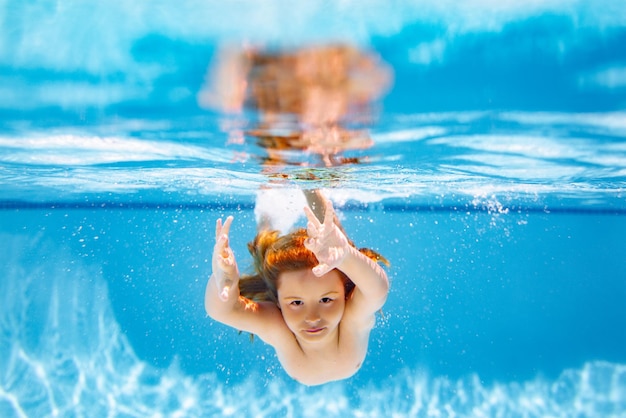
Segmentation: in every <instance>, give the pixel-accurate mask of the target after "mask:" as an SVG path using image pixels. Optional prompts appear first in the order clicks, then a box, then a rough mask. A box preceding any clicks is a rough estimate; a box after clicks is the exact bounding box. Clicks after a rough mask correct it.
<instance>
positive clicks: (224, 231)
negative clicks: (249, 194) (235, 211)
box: [222, 216, 235, 235]
mask: <svg viewBox="0 0 626 418" xmlns="http://www.w3.org/2000/svg"><path fill="white" fill-rule="evenodd" d="M233 219H235V218H234V217H233V216H229V217H228V218H226V222H224V226H223V227H222V234H224V235H228V234H229V233H230V225H231V224H232V223H233Z"/></svg>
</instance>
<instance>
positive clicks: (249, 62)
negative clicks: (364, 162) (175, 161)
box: [198, 44, 393, 167]
mask: <svg viewBox="0 0 626 418" xmlns="http://www.w3.org/2000/svg"><path fill="white" fill-rule="evenodd" d="M392 80H393V75H392V71H391V68H390V67H389V66H388V65H387V64H385V63H384V62H383V61H382V60H381V59H380V57H379V56H378V55H377V54H376V53H374V52H372V51H365V50H360V49H358V48H356V47H354V46H351V45H343V44H335V45H321V46H320V45H318V46H307V47H302V48H299V49H290V50H278V49H261V48H254V47H249V46H242V47H232V46H230V47H222V48H221V49H220V51H219V52H218V53H217V54H216V57H215V59H214V61H213V63H212V64H211V66H210V67H209V70H208V72H207V78H206V83H205V86H204V87H203V89H202V91H201V92H200V93H199V96H198V99H199V102H200V104H201V106H203V107H205V108H208V109H213V110H218V111H220V112H224V113H227V114H231V115H232V114H234V115H244V114H245V115H246V118H247V120H246V121H245V122H244V123H243V124H241V123H240V124H237V123H233V121H232V120H231V121H230V122H229V123H227V124H225V125H224V129H225V131H226V132H228V134H229V140H230V141H231V142H237V143H242V142H244V141H246V139H247V138H249V139H251V140H252V141H254V143H256V144H257V145H259V146H260V147H262V148H263V149H264V150H265V151H266V156H265V157H264V158H263V163H264V165H265V166H266V167H267V166H272V165H320V164H321V165H323V166H327V167H330V166H337V165H342V164H348V163H359V162H361V157H346V156H343V155H342V154H343V153H344V152H345V151H348V150H360V149H366V148H369V147H371V146H372V145H373V142H372V139H371V137H370V135H369V133H368V129H367V128H368V126H369V125H371V123H372V122H373V121H374V120H375V119H376V113H377V104H378V103H377V101H378V100H379V99H380V98H381V97H382V96H383V95H384V94H385V93H386V92H387V91H388V90H389V88H390V87H391V85H392ZM250 112H251V114H250ZM238 125H239V126H238ZM241 125H243V126H241ZM293 151H303V152H305V153H306V154H309V155H314V156H316V160H317V161H303V159H302V155H301V154H298V155H294V154H293Z"/></svg>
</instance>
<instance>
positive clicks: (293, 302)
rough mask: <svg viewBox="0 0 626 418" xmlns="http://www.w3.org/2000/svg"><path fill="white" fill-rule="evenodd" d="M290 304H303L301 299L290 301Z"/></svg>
mask: <svg viewBox="0 0 626 418" xmlns="http://www.w3.org/2000/svg"><path fill="white" fill-rule="evenodd" d="M289 304H290V305H292V306H300V305H302V301H301V300H292V301H291V302H289Z"/></svg>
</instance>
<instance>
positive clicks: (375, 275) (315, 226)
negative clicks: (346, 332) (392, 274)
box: [304, 200, 389, 320]
mask: <svg viewBox="0 0 626 418" xmlns="http://www.w3.org/2000/svg"><path fill="white" fill-rule="evenodd" d="M304 210H305V213H306V215H307V218H308V219H309V223H308V225H307V233H308V235H309V238H308V239H307V241H306V242H305V246H306V247H307V248H308V249H309V250H311V251H312V252H313V253H314V254H315V256H316V257H317V259H318V261H319V265H317V266H316V267H314V268H313V273H314V274H315V275H316V276H318V277H319V276H322V275H324V274H325V273H327V272H329V271H330V270H332V269H333V268H337V269H339V270H341V271H342V272H343V273H344V274H346V275H347V276H348V277H349V278H350V280H352V282H354V284H355V285H356V289H355V290H354V294H353V296H352V300H351V301H352V302H351V303H352V305H353V309H354V310H355V311H356V312H355V313H356V314H357V316H359V317H362V318H363V319H364V320H368V319H370V316H372V315H374V313H375V312H376V311H378V310H379V309H380V308H382V306H383V304H384V303H385V301H386V300H387V294H388V293H389V281H388V279H387V274H386V273H385V271H384V270H383V269H382V268H381V267H380V266H379V265H378V264H377V263H376V262H375V261H373V260H372V259H370V258H369V257H367V256H365V255H364V254H362V253H361V252H359V251H358V250H357V249H356V248H354V247H353V246H352V245H350V243H349V241H348V239H347V237H346V236H345V234H344V233H343V232H342V231H341V229H340V228H339V227H338V226H337V225H336V224H335V222H334V221H333V219H334V217H335V212H334V210H333V205H332V203H331V202H330V201H329V200H326V202H325V213H324V222H323V223H320V221H319V220H318V218H317V217H316V216H315V214H314V213H313V211H312V210H311V209H310V208H308V207H307V208H305V209H304Z"/></svg>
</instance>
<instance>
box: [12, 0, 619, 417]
mask: <svg viewBox="0 0 626 418" xmlns="http://www.w3.org/2000/svg"><path fill="white" fill-rule="evenodd" d="M223 3H224V4H223ZM0 28H1V29H0V242H1V244H0V245H1V249H2V251H0V272H1V273H0V274H1V276H0V295H1V296H0V340H1V343H0V416H2V417H21V416H37V417H40V416H124V417H126V416H129V417H130V416H137V417H139V416H141V417H143V416H185V417H186V416H241V415H243V416H321V415H322V414H324V415H326V416H393V415H395V416H564V417H565V416H567V417H569V416H581V417H587V416H588V417H595V416H615V417H619V416H626V261H624V260H626V257H625V256H626V254H625V252H624V248H625V247H624V237H625V236H626V52H625V51H626V50H624V48H623V47H622V45H623V44H624V41H626V6H624V5H623V2H620V1H606V0H605V1H601V2H594V3H593V4H592V3H587V2H582V1H556V0H555V1H550V2H542V3H536V4H535V3H533V2H530V3H529V2H526V4H518V3H513V2H504V3H499V4H498V5H495V4H492V2H488V1H479V0H475V1H469V2H464V3H462V4H457V3H456V2H447V1H444V2H441V1H437V2H435V1H432V2H422V3H420V4H419V5H418V4H415V5H413V4H410V3H408V2H407V3H397V4H393V7H392V6H390V5H388V4H387V2H377V1H366V2H319V3H307V4H303V5H297V6H294V5H292V4H290V3H286V2H282V1H278V0H271V1H267V2H264V3H262V4H257V3H256V2H247V1H242V2H238V3H237V7H235V5H229V4H226V3H225V2H219V3H218V2H215V3H211V2H209V3H205V2H195V1H181V2H176V4H173V3H169V2H150V3H146V4H145V5H144V4H133V3H128V2H121V1H120V2H117V1H112V2H99V3H93V4H90V3H85V4H83V3H80V2H71V1H59V2H47V1H31V2H18V1H7V2H4V3H2V4H0ZM320 28H323V30H320ZM96 35H97V36H96ZM246 42H247V43H254V44H256V45H271V46H272V47H274V48H277V49H278V50H280V49H281V48H284V49H285V50H293V49H297V48H300V47H303V46H307V45H317V44H319V45H323V44H325V43H328V42H342V43H347V44H350V45H353V46H355V48H359V49H363V50H369V51H374V52H375V53H376V54H379V55H380V57H381V59H382V60H383V61H384V62H385V63H386V64H387V65H388V66H389V68H391V69H392V72H393V83H392V85H391V86H390V88H389V90H388V91H387V92H386V93H385V94H384V95H383V96H382V98H381V99H380V101H379V103H378V107H376V118H375V120H374V121H373V122H372V123H370V124H369V125H368V126H367V130H368V131H369V134H370V136H371V139H372V141H373V145H372V146H371V147H369V148H365V149H351V150H347V151H345V152H343V153H342V156H343V157H348V158H351V159H352V160H351V161H360V162H359V163H347V164H337V165H335V166H328V165H325V164H323V163H321V162H320V160H319V159H317V158H316V156H315V155H312V154H311V153H306V152H301V151H294V152H292V153H288V154H287V155H286V158H287V160H288V163H287V164H284V165H282V166H278V167H277V168H276V167H274V168H273V169H269V170H268V167H267V166H264V165H262V164H261V161H264V159H266V158H267V153H268V152H267V150H265V149H263V148H262V147H260V146H259V145H258V143H257V142H256V141H255V140H254V139H253V138H250V136H249V135H248V136H246V138H245V140H244V141H239V142H238V141H234V140H233V139H232V138H233V135H234V133H235V132H238V131H241V130H244V131H245V129H249V128H250V127H253V126H254V124H255V123H256V118H258V115H257V114H256V113H255V112H254V111H250V110H246V111H245V112H244V113H242V114H239V115H232V114H227V113H225V112H220V111H219V110H216V109H211V108H207V107H206V106H203V105H202V104H201V103H200V101H199V99H198V97H199V94H200V92H201V91H203V89H205V88H206V84H207V77H208V75H207V74H208V69H210V68H211V65H213V64H212V63H214V62H215V60H216V59H217V58H216V57H217V56H218V54H219V51H220V50H223V48H224V47H225V45H231V46H232V45H240V44H242V43H246ZM277 173H279V174H280V175H278V174H277ZM265 187H271V188H275V189H279V190H280V192H281V193H284V192H285V190H288V191H291V192H292V193H296V192H294V190H295V191H297V190H298V189H299V188H322V189H324V191H325V192H326V193H327V194H328V196H330V198H331V199H332V200H333V201H334V202H335V205H336V207H337V208H338V211H339V213H340V217H341V220H342V222H343V225H344V227H345V229H346V231H348V233H349V235H350V236H351V238H352V239H353V240H354V241H355V242H356V243H358V244H359V245H362V246H368V247H372V248H374V249H376V250H377V251H379V252H381V253H382V254H384V255H385V256H386V257H387V258H389V260H390V262H391V267H390V268H389V269H388V273H389V277H390V281H391V286H392V287H391V292H390V295H389V299H388V302H387V304H386V305H385V307H384V309H383V312H382V313H381V315H379V317H378V318H377V325H376V327H375V328H374V330H373V331H372V335H371V339H370V348H369V353H368V356H367V358H366V361H365V363H364V365H363V367H362V369H361V370H360V371H359V373H358V374H357V375H356V376H355V377H353V378H351V379H348V380H345V381H342V382H337V383H331V384H327V385H323V386H320V387H313V388H309V387H306V386H302V385H299V384H297V383H295V382H294V381H292V380H291V379H290V378H289V377H288V376H287V375H286V374H285V373H284V371H283V370H282V368H281V367H280V364H279V363H278V361H277V360H276V358H275V355H274V353H273V350H271V349H270V348H269V347H267V346H266V345H264V344H263V343H262V342H261V341H258V340H255V341H254V342H250V339H249V337H248V336H247V335H239V334H237V332H236V331H234V330H232V329H229V328H227V327H224V326H222V325H220V324H218V323H216V322H214V321H212V320H210V319H208V318H206V317H205V312H204V307H203V295H204V287H205V284H206V280H207V276H208V274H209V273H210V257H211V248H212V245H213V242H212V240H213V236H214V230H213V228H214V222H215V219H216V218H217V217H220V216H225V215H230V214H234V215H235V223H234V224H233V228H232V233H231V241H232V242H231V244H232V245H233V248H234V250H235V253H236V254H237V255H238V257H239V262H240V264H241V265H242V266H246V265H247V263H246V261H247V260H246V255H247V251H246V248H245V245H246V243H247V242H248V240H249V239H251V238H252V237H253V236H254V234H255V231H256V221H255V215H254V209H255V206H258V205H259V202H260V200H259V198H258V197H257V196H258V194H259V193H260V192H259V190H260V189H262V188H265ZM296 194H297V193H296ZM290 199H291V198H289V199H283V200H282V201H281V202H280V203H281V204H280V205H278V206H277V207H272V209H273V210H274V211H275V212H276V214H277V216H278V217H288V216H289V215H290V214H291V213H292V212H289V210H290V206H294V204H293V203H291V204H290V203H289V200H290ZM296 206H297V205H296ZM296 210H297V208H296ZM303 221H304V220H303V218H300V219H298V220H296V222H297V223H300V224H302V223H303Z"/></svg>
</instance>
